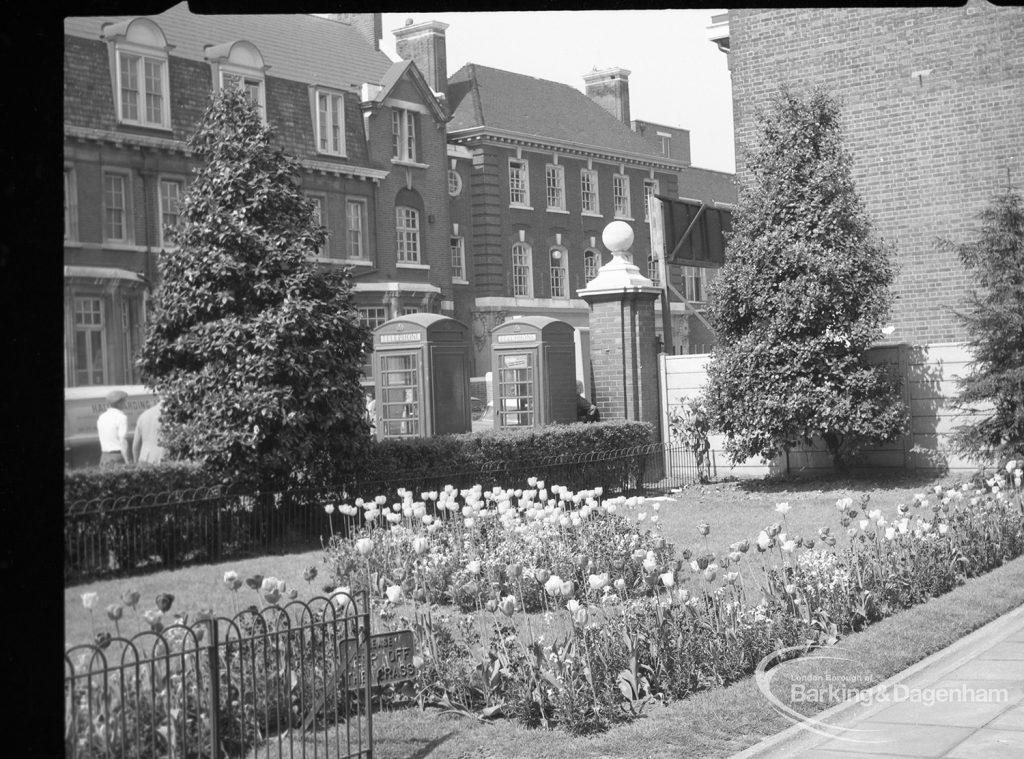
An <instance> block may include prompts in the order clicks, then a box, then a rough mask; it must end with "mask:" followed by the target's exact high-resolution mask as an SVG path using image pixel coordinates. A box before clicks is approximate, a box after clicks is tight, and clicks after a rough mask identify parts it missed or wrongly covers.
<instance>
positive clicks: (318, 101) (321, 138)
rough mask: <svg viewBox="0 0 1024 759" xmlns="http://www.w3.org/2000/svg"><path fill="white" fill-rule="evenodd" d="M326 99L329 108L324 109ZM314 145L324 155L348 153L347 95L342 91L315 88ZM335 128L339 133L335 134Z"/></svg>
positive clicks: (343, 155)
mask: <svg viewBox="0 0 1024 759" xmlns="http://www.w3.org/2000/svg"><path fill="white" fill-rule="evenodd" d="M324 101H326V103H327V106H328V107H327V109H326V110H324V109H322V107H321V106H322V104H323V102H324ZM313 116H314V118H313V130H314V138H313V139H314V140H315V144H314V147H315V149H316V152H317V153H321V154H323V155H333V156H340V157H342V158H344V157H345V156H346V155H347V152H346V150H347V147H346V143H345V96H344V95H342V94H341V93H340V92H335V91H333V90H327V89H323V88H321V87H316V88H314V89H313ZM335 130H337V134H336V135H335Z"/></svg>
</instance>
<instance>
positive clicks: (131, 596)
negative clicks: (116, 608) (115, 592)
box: [121, 590, 139, 609]
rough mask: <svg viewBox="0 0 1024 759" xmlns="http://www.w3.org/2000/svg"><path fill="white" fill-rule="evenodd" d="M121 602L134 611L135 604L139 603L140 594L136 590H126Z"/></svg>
mask: <svg viewBox="0 0 1024 759" xmlns="http://www.w3.org/2000/svg"><path fill="white" fill-rule="evenodd" d="M121 601H123V602H124V605H125V606H127V607H129V608H131V609H134V608H135V604H137V603H138V602H139V594H138V593H137V592H136V591H134V590H126V591H125V592H124V593H122V594H121Z"/></svg>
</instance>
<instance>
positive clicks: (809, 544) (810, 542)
mask: <svg viewBox="0 0 1024 759" xmlns="http://www.w3.org/2000/svg"><path fill="white" fill-rule="evenodd" d="M804 548H806V549H807V550H810V549H812V548H814V538H804Z"/></svg>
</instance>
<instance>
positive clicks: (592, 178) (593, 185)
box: [580, 169, 601, 216]
mask: <svg viewBox="0 0 1024 759" xmlns="http://www.w3.org/2000/svg"><path fill="white" fill-rule="evenodd" d="M588 184H589V185H590V186H589V188H588V186H587V185H588ZM580 204H581V207H582V212H583V213H584V214H588V215H593V216H600V215H601V196H600V192H599V190H598V185H597V172H596V171H595V170H593V169H583V170H582V171H580Z"/></svg>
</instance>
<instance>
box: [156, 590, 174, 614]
mask: <svg viewBox="0 0 1024 759" xmlns="http://www.w3.org/2000/svg"><path fill="white" fill-rule="evenodd" d="M173 603H174V596H172V595H171V594H170V593H161V594H160V595H158V596H157V597H156V607H157V608H158V609H159V610H160V611H163V612H167V611H170V608H171V604H173Z"/></svg>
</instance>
